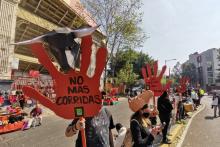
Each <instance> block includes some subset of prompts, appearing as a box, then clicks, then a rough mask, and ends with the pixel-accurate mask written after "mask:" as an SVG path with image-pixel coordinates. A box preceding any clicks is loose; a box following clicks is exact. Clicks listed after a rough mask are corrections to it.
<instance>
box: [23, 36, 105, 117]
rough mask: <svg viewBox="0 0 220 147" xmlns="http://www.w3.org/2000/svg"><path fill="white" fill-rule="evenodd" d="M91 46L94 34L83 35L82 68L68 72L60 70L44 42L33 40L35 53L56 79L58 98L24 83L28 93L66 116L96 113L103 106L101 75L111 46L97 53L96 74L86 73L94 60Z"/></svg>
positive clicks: (90, 115) (24, 88) (59, 114)
mask: <svg viewBox="0 0 220 147" xmlns="http://www.w3.org/2000/svg"><path fill="white" fill-rule="evenodd" d="M91 47H92V38H91V36H87V37H83V38H82V43H81V50H82V55H81V67H80V71H75V70H74V69H71V70H69V71H68V72H67V73H66V74H64V73H61V72H59V71H58V70H57V69H56V67H55V66H54V65H53V63H52V62H51V60H50V58H49V56H48V55H47V53H46V51H45V49H44V47H43V45H42V44H41V43H35V44H32V45H31V49H32V52H33V54H34V55H35V56H36V57H37V58H38V60H39V62H40V63H41V64H42V65H44V67H45V68H46V69H47V70H48V71H49V73H50V75H51V76H52V78H53V80H54V81H55V89H54V90H55V93H56V101H55V103H53V102H52V101H51V100H50V99H49V98H47V97H45V96H44V95H43V94H41V93H39V92H38V91H37V90H35V89H33V88H31V87H28V86H24V87H23V91H24V93H25V95H27V96H29V97H31V98H34V99H36V100H38V101H39V102H40V103H41V104H42V105H44V106H45V107H47V108H49V109H51V110H52V111H53V112H55V113H56V114H57V115H58V116H60V117H63V118H65V119H74V118H78V117H92V116H94V115H96V114H97V113H98V112H99V110H100V109H101V106H102V100H101V93H100V91H99V86H100V77H101V74H102V71H103V69H104V67H105V63H106V57H107V49H106V48H99V50H98V51H97V54H96V69H95V74H94V76H93V77H88V76H87V74H86V73H87V69H88V67H89V64H90V56H91V53H92V49H91Z"/></svg>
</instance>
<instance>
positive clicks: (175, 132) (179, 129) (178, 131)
mask: <svg viewBox="0 0 220 147" xmlns="http://www.w3.org/2000/svg"><path fill="white" fill-rule="evenodd" d="M203 109H204V105H200V106H199V107H198V108H197V110H196V111H194V112H188V113H187V114H188V115H189V118H187V119H186V120H184V121H182V123H180V124H178V123H176V124H175V125H173V126H172V128H171V131H170V136H168V139H170V141H171V142H172V143H171V144H161V145H160V147H176V146H178V143H179V142H180V141H181V139H183V138H182V135H183V134H184V131H185V129H188V126H189V125H190V123H191V121H192V119H193V117H194V116H195V115H196V114H197V113H199V112H200V111H201V110H203ZM186 131H187V130H186Z"/></svg>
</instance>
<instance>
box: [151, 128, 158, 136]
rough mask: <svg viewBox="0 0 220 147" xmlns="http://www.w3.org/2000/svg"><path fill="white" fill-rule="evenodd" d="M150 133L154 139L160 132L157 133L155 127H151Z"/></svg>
mask: <svg viewBox="0 0 220 147" xmlns="http://www.w3.org/2000/svg"><path fill="white" fill-rule="evenodd" d="M150 132H151V134H152V135H153V136H154V137H155V136H157V134H158V132H160V131H158V128H157V127H153V128H152V129H151V131H150Z"/></svg>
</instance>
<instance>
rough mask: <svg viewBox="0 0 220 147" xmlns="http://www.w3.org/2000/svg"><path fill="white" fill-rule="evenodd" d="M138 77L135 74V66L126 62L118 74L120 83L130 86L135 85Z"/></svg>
mask: <svg viewBox="0 0 220 147" xmlns="http://www.w3.org/2000/svg"><path fill="white" fill-rule="evenodd" d="M137 78H138V75H137V74H135V73H134V72H133V65H132V64H130V63H129V62H126V64H125V66H124V67H123V68H122V69H121V70H120V71H119V73H118V82H119V83H121V82H125V83H126V84H128V85H131V84H134V82H135V81H136V80H137Z"/></svg>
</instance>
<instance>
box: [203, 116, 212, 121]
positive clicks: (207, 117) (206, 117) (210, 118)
mask: <svg viewBox="0 0 220 147" xmlns="http://www.w3.org/2000/svg"><path fill="white" fill-rule="evenodd" d="M205 119H207V120H212V119H214V117H213V116H205Z"/></svg>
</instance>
